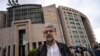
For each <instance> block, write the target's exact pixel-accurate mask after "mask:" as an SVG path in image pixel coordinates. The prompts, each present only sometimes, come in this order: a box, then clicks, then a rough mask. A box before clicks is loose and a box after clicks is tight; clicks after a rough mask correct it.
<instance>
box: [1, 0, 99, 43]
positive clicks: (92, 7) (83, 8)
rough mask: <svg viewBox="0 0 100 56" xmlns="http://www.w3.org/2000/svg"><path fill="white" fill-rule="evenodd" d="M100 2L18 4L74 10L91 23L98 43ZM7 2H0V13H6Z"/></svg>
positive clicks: (62, 0) (28, 0) (71, 0)
mask: <svg viewBox="0 0 100 56" xmlns="http://www.w3.org/2000/svg"><path fill="white" fill-rule="evenodd" d="M99 3H100V0H19V4H42V5H43V6H48V5H51V4H56V6H59V5H62V6H65V7H70V8H74V9H76V10H78V11H80V12H82V13H83V14H85V15H86V16H87V17H88V18H89V21H90V23H91V26H92V29H93V32H94V36H95V38H96V41H97V42H98V43H100V34H99V33H100V22H99V21H100V19H99V18H100V13H99V12H100V11H99V10H100V6H99ZM7 4H8V0H0V11H6V8H7V7H8V5H7Z"/></svg>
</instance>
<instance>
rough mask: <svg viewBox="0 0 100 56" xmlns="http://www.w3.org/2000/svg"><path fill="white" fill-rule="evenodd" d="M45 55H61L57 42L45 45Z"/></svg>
mask: <svg viewBox="0 0 100 56" xmlns="http://www.w3.org/2000/svg"><path fill="white" fill-rule="evenodd" d="M47 56H61V53H60V51H59V48H58V46H57V43H54V45H52V46H50V47H47Z"/></svg>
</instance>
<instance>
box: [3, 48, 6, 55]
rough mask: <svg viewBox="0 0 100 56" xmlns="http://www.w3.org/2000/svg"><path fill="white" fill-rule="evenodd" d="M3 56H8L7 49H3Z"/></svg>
mask: <svg viewBox="0 0 100 56" xmlns="http://www.w3.org/2000/svg"><path fill="white" fill-rule="evenodd" d="M2 56H6V47H5V48H4V49H3V54H2Z"/></svg>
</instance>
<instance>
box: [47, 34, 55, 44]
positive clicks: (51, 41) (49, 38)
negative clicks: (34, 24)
mask: <svg viewBox="0 0 100 56" xmlns="http://www.w3.org/2000/svg"><path fill="white" fill-rule="evenodd" d="M46 41H47V43H53V42H54V37H53V36H51V35H47V37H46Z"/></svg>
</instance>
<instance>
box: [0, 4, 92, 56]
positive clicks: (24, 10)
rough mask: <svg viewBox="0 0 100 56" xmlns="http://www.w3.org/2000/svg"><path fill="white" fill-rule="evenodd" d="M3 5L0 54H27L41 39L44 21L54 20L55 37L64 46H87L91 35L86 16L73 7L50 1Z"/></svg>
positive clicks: (6, 55)
mask: <svg viewBox="0 0 100 56" xmlns="http://www.w3.org/2000/svg"><path fill="white" fill-rule="evenodd" d="M7 9H8V11H7V12H6V13H2V12H0V23H1V24H0V56H27V54H28V52H29V50H31V49H32V48H37V47H38V46H40V45H41V44H43V43H45V39H44V38H43V33H42V30H43V28H44V27H43V26H44V24H45V23H52V24H54V26H55V27H56V29H57V37H56V38H55V39H56V40H57V41H59V42H62V43H66V44H67V45H68V46H77V45H84V46H86V47H90V46H91V43H90V39H89V38H91V39H93V37H94V36H93V34H92V29H91V25H90V23H89V20H88V18H87V17H86V16H85V15H84V14H82V13H81V12H79V11H77V10H75V9H72V8H69V7H64V6H59V7H58V8H56V5H54V4H53V5H50V6H45V7H42V6H41V5H37V4H24V5H16V6H12V7H9V8H7ZM5 17H6V18H5ZM3 23H5V24H3ZM4 26H5V27H4ZM90 32H91V33H90Z"/></svg>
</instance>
